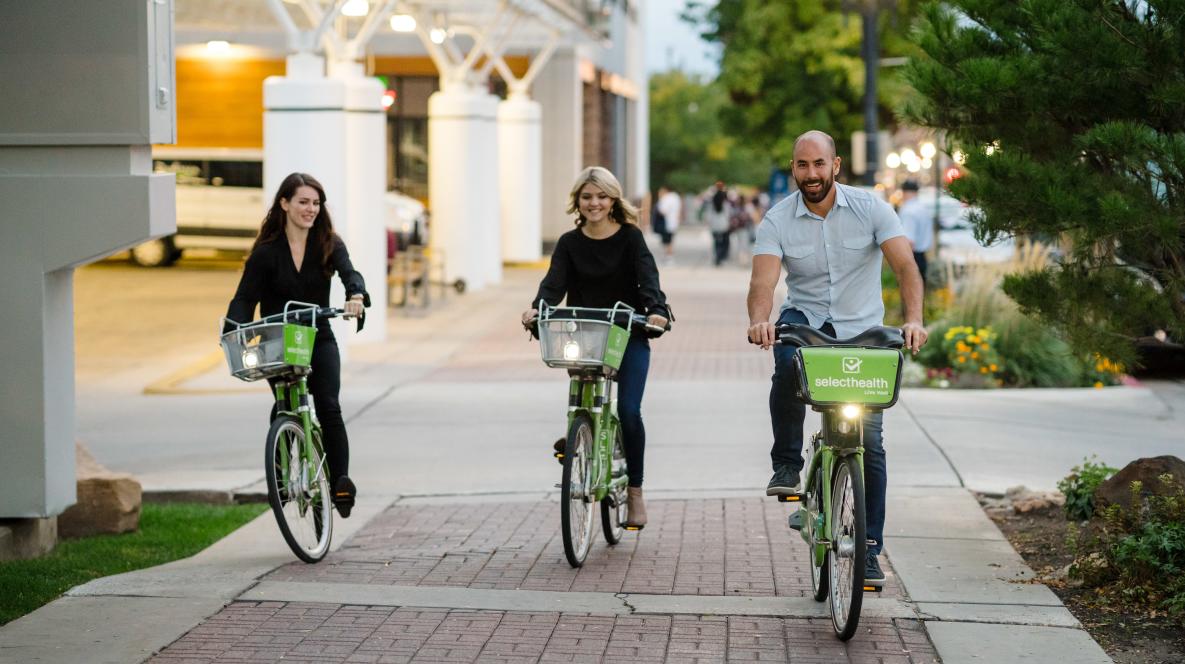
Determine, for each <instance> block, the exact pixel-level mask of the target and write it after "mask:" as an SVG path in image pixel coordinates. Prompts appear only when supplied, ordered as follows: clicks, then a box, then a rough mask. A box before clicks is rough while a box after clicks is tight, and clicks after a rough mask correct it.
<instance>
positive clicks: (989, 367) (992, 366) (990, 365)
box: [988, 364, 998, 371]
mask: <svg viewBox="0 0 1185 664" xmlns="http://www.w3.org/2000/svg"><path fill="white" fill-rule="evenodd" d="M997 368H998V367H996V365H994V364H989V365H988V369H991V370H992V371H995V370H996V369H997Z"/></svg>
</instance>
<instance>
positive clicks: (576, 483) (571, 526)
mask: <svg viewBox="0 0 1185 664" xmlns="http://www.w3.org/2000/svg"><path fill="white" fill-rule="evenodd" d="M592 456H593V430H592V422H591V421H590V420H589V419H588V415H585V414H584V413H581V414H578V415H577V416H576V417H575V418H573V419H572V425H571V426H569V427H568V440H567V441H566V442H565V444H564V473H563V479H562V480H561V484H560V527H561V530H562V533H563V540H564V556H565V557H566V558H567V559H568V564H569V565H571V566H572V567H580V566H581V565H583V564H584V559H585V558H586V557H587V556H588V549H589V546H590V545H591V544H592V526H593V504H592V497H591V495H590V492H591V490H592V486H591V485H592V465H593V458H592Z"/></svg>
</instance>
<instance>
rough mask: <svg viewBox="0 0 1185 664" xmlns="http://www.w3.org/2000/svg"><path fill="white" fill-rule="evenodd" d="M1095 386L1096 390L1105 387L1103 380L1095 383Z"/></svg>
mask: <svg viewBox="0 0 1185 664" xmlns="http://www.w3.org/2000/svg"><path fill="white" fill-rule="evenodd" d="M1094 386H1095V387H1096V388H1100V387H1102V386H1103V381H1101V380H1098V381H1095V384H1094Z"/></svg>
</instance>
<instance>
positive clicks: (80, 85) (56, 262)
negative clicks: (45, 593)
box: [0, 0, 176, 533]
mask: <svg viewBox="0 0 1185 664" xmlns="http://www.w3.org/2000/svg"><path fill="white" fill-rule="evenodd" d="M172 11H173V5H172V1H171V0H162V1H161V2H144V1H143V0H117V1H112V2H105V3H94V2H89V1H87V0H63V1H62V2H55V3H52V4H46V3H8V4H6V5H5V7H4V20H2V21H0V89H3V90H4V91H5V101H4V104H2V105H0V200H3V201H4V207H5V211H4V214H3V215H0V237H2V238H3V242H0V283H3V284H4V288H2V289H0V311H3V312H4V343H3V344H0V366H3V367H4V371H2V372H0V422H3V423H4V430H3V433H0V450H2V453H0V456H2V459H3V461H2V463H0V518H34V519H38V520H39V521H38V523H44V521H43V520H44V518H45V517H52V516H54V515H56V514H59V513H60V512H62V511H63V510H64V509H65V508H66V507H68V506H69V505H70V504H72V503H73V502H74V500H75V477H74V437H75V436H74V433H75V432H74V319H73V313H74V311H73V309H74V307H73V305H74V302H73V296H74V291H73V275H74V268H75V267H77V266H79V265H83V264H85V263H88V262H91V261H94V260H96V259H98V258H101V257H103V256H106V255H108V254H111V253H114V252H116V251H120V250H123V249H126V248H128V247H130V246H132V245H135V244H138V243H140V242H142V241H144V240H148V239H151V238H155V237H161V236H164V235H168V234H171V233H173V232H175V231H176V203H175V196H174V184H173V176H172V175H155V174H153V173H152V156H151V152H150V150H151V147H150V146H151V144H153V143H172V142H174V141H175V140H176V132H175V129H174V125H175V122H174V118H175V112H174V102H175V95H174V88H175V85H174V82H173V15H172ZM63 17H68V19H63ZM83 64H85V66H82V65H83ZM75 99H85V100H86V101H87V112H85V113H81V114H80V113H79V112H78V109H77V107H76V105H75V104H74V103H72V100H75ZM9 525H11V524H9ZM19 530H20V529H19V528H16V529H13V530H12V531H11V532H18V531H19ZM33 530H35V531H37V532H39V533H43V532H44V528H43V527H42V526H37V527H35V528H33Z"/></svg>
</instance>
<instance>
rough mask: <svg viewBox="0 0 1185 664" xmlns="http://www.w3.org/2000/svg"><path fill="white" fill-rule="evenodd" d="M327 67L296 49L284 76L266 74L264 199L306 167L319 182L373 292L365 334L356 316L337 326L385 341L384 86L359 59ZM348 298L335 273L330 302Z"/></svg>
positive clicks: (346, 333)
mask: <svg viewBox="0 0 1185 664" xmlns="http://www.w3.org/2000/svg"><path fill="white" fill-rule="evenodd" d="M349 65H353V66H352V67H351V66H349ZM324 66H325V65H324V60H323V59H322V58H321V57H319V56H315V55H310V54H296V55H291V56H289V57H288V71H287V72H286V75H285V76H272V77H269V78H268V79H267V80H265V81H264V84H263V105H264V114H263V150H264V160H263V189H264V192H265V194H264V198H265V200H266V201H267V202H268V204H269V205H270V203H271V197H272V196H274V195H275V192H276V190H277V189H278V188H279V186H280V183H281V182H282V181H283V180H284V178H285V177H287V176H288V174H289V173H293V172H302V173H308V174H309V175H312V176H313V177H315V178H317V179H318V180H319V181H320V182H321V184H322V185H323V186H324V187H325V197H326V201H325V204H326V207H327V208H328V209H329V213H330V218H331V219H332V220H333V225H334V229H335V230H336V231H337V233H338V235H340V236H341V237H342V239H343V240H344V241H345V242H346V246H347V247H348V248H349V250H350V258H351V260H352V261H353V263H354V267H355V268H356V269H357V270H358V271H359V272H361V273H362V276H363V278H365V279H366V288H367V290H368V291H369V292H370V295H371V308H370V310H369V311H368V312H367V321H366V328H365V329H363V331H362V333H361V334H354V332H353V329H354V327H353V326H354V323H353V322H347V321H341V320H338V321H334V328H335V333H336V334H337V336H338V340H339V341H340V342H343V343H344V344H353V343H360V342H367V341H382V340H383V339H385V338H386V333H387V332H386V324H387V314H386V306H387V297H386V293H387V287H386V284H387V279H386V275H387V267H386V246H387V243H386V229H385V215H384V212H385V210H384V202H383V196H384V194H385V191H386V182H385V180H386V178H385V172H386V171H385V166H384V161H383V158H384V152H383V151H384V145H385V141H386V127H385V125H384V124H383V122H384V120H383V118H384V116H383V111H382V103H381V97H382V85H381V84H380V83H379V82H378V81H377V80H376V79H373V78H367V77H364V76H362V73H361V68H360V66H358V65H356V64H355V63H346V64H345V65H335V68H334V70H335V71H334V74H335V75H334V76H333V77H328V78H327V77H326V76H325V75H324ZM344 301H345V290H344V288H343V287H342V285H341V282H340V281H339V280H338V279H337V278H336V276H335V277H334V280H333V286H332V288H331V291H330V304H331V305H332V306H341V303H342V302H344Z"/></svg>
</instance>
